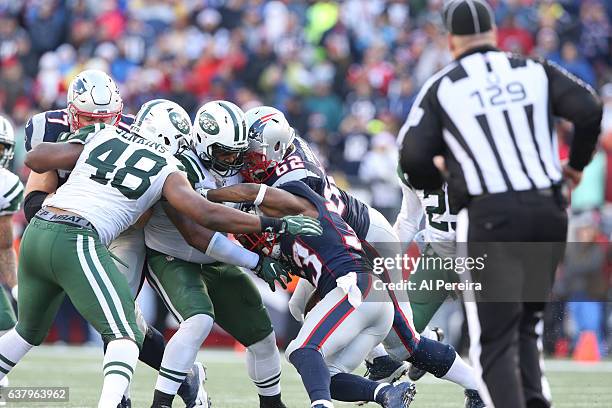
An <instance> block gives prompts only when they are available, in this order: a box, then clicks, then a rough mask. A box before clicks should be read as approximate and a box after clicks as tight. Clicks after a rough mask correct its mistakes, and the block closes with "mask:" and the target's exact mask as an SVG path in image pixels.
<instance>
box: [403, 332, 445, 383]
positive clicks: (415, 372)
mask: <svg viewBox="0 0 612 408" xmlns="http://www.w3.org/2000/svg"><path fill="white" fill-rule="evenodd" d="M431 331H432V332H434V333H436V336H438V341H442V340H444V330H442V329H441V328H439V327H434V328H433V329H431ZM425 374H427V371H425V370H422V369H420V368H417V367H415V366H414V364H410V369H409V370H408V378H410V379H411V380H412V381H418V380H420V379H421V378H422V377H423V376H424V375H425Z"/></svg>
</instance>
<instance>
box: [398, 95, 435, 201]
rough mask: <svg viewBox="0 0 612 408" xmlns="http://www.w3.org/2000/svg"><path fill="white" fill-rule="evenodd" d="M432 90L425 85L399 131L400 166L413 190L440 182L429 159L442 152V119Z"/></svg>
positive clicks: (426, 187) (431, 160)
mask: <svg viewBox="0 0 612 408" xmlns="http://www.w3.org/2000/svg"><path fill="white" fill-rule="evenodd" d="M435 89H436V87H432V86H431V85H429V86H428V85H426V86H425V87H424V88H423V89H422V90H421V92H420V93H419V95H418V96H417V98H416V103H415V104H414V105H413V106H412V109H411V110H410V113H409V114H408V119H406V123H404V126H402V128H401V129H400V133H399V136H398V143H399V144H400V145H401V148H400V167H401V171H402V173H404V174H405V176H406V178H407V180H408V182H409V183H410V184H411V185H412V186H413V187H414V188H416V189H418V190H423V189H436V188H440V187H441V186H442V183H443V181H444V180H443V178H442V175H441V174H440V171H439V170H438V169H437V168H436V166H434V164H433V157H434V156H436V155H441V154H443V153H444V139H443V136H442V119H441V118H440V117H439V115H440V113H439V112H440V109H441V107H440V106H439V103H438V101H437V99H436V98H437V97H436V93H435Z"/></svg>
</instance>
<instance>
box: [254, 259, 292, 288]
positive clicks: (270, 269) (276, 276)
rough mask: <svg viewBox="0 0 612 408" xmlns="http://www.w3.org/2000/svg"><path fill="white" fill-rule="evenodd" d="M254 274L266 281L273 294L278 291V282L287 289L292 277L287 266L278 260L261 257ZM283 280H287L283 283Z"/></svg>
mask: <svg viewBox="0 0 612 408" xmlns="http://www.w3.org/2000/svg"><path fill="white" fill-rule="evenodd" d="M253 272H255V275H257V276H258V277H259V278H261V279H263V280H264V281H266V283H267V284H268V286H269V287H270V290H271V291H272V292H274V291H276V285H275V283H276V282H278V283H280V285H281V286H282V287H283V289H287V283H289V282H291V277H290V276H289V272H288V271H287V269H286V268H285V266H284V265H283V264H282V263H281V262H280V261H278V260H277V259H273V258H270V257H269V256H260V257H259V262H257V266H256V267H255V269H254V270H253ZM282 278H285V280H284V281H283V279H282Z"/></svg>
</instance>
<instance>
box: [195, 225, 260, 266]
mask: <svg viewBox="0 0 612 408" xmlns="http://www.w3.org/2000/svg"><path fill="white" fill-rule="evenodd" d="M206 255H208V256H210V257H212V258H215V259H216V260H217V261H219V262H223V263H226V264H230V265H237V266H242V267H244V268H249V269H254V268H255V267H256V266H257V262H258V261H259V255H257V254H256V253H254V252H251V251H249V250H248V249H245V248H243V247H241V246H238V245H236V244H234V243H233V242H232V241H230V239H229V238H228V237H226V236H225V235H223V234H221V233H220V232H216V233H215V235H213V237H212V238H211V240H210V243H209V244H208V248H206Z"/></svg>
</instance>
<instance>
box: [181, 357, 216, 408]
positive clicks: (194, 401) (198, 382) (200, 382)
mask: <svg viewBox="0 0 612 408" xmlns="http://www.w3.org/2000/svg"><path fill="white" fill-rule="evenodd" d="M205 382H206V369H205V368H204V366H203V365H202V363H198V362H196V363H195V364H194V365H193V367H192V368H191V371H190V372H189V373H188V374H187V377H185V380H184V381H183V383H182V384H181V386H180V387H179V389H178V392H177V395H178V396H179V397H181V399H182V400H183V402H184V403H185V407H186V408H193V407H203V408H210V407H211V406H212V404H211V402H210V398H209V397H208V394H207V393H206V390H205V389H204V383H205Z"/></svg>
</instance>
